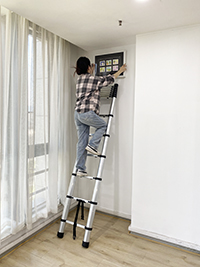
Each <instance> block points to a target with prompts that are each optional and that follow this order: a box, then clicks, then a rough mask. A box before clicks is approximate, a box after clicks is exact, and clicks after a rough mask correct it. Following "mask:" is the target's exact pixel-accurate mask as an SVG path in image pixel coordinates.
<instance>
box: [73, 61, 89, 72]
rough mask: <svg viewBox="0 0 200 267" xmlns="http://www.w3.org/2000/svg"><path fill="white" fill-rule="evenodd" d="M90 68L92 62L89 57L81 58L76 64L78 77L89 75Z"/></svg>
mask: <svg viewBox="0 0 200 267" xmlns="http://www.w3.org/2000/svg"><path fill="white" fill-rule="evenodd" d="M89 66H90V60H89V59H88V58H87V57H80V58H79V59H78V60H77V62H76V73H77V74H78V75H81V74H86V73H88V72H87V71H88V67H89Z"/></svg>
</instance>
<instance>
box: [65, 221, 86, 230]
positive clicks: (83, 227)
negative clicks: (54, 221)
mask: <svg viewBox="0 0 200 267" xmlns="http://www.w3.org/2000/svg"><path fill="white" fill-rule="evenodd" d="M66 223H68V224H71V225H74V222H72V221H68V220H66ZM76 226H78V227H80V228H82V229H85V225H82V224H79V223H77V224H76Z"/></svg>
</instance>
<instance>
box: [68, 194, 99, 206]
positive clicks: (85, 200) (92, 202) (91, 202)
mask: <svg viewBox="0 0 200 267" xmlns="http://www.w3.org/2000/svg"><path fill="white" fill-rule="evenodd" d="M67 197H68V198H71V199H74V200H76V201H83V202H84V203H88V204H93V205H97V202H94V201H91V200H87V199H84V198H80V197H74V196H69V195H67Z"/></svg>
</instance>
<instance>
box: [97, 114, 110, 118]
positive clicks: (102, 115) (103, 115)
mask: <svg viewBox="0 0 200 267" xmlns="http://www.w3.org/2000/svg"><path fill="white" fill-rule="evenodd" d="M99 116H100V117H104V118H105V117H113V114H99Z"/></svg>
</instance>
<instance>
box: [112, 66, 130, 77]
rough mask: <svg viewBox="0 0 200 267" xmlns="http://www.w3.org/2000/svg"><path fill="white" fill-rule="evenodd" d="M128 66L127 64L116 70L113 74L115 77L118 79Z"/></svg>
mask: <svg viewBox="0 0 200 267" xmlns="http://www.w3.org/2000/svg"><path fill="white" fill-rule="evenodd" d="M126 69H127V66H126V64H124V65H122V66H121V68H120V69H119V70H118V72H116V73H115V74H113V76H114V77H115V79H117V77H118V76H119V75H120V74H121V73H122V72H124V71H126Z"/></svg>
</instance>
